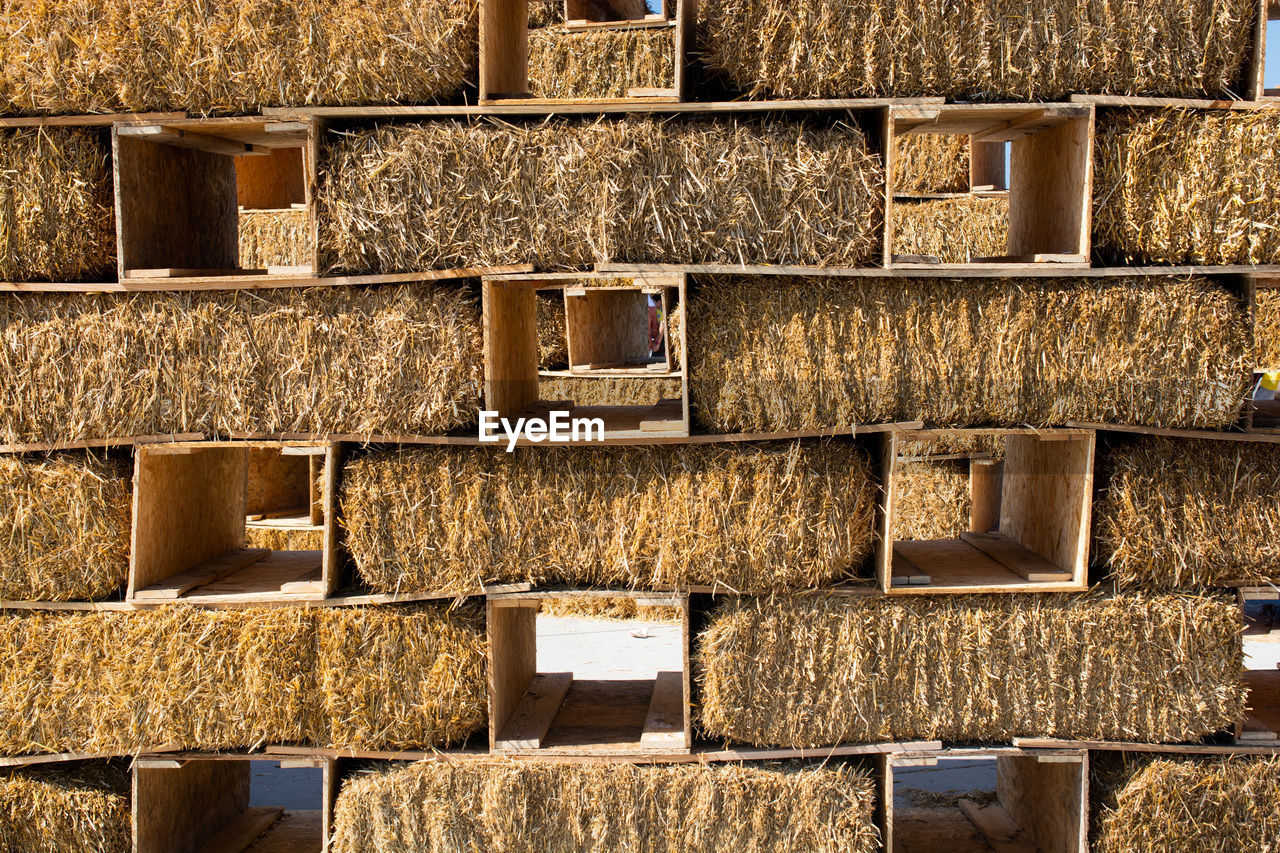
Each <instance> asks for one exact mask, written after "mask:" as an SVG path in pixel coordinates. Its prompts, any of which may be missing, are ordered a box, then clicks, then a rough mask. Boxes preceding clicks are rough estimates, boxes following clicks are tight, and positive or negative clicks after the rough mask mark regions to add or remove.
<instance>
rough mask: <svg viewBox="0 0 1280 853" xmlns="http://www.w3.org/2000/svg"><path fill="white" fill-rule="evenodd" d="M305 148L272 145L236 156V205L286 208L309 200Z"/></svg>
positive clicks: (261, 208) (248, 208) (249, 208)
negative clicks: (264, 151)
mask: <svg viewBox="0 0 1280 853" xmlns="http://www.w3.org/2000/svg"><path fill="white" fill-rule="evenodd" d="M305 159H306V158H305V156H304V149H303V147H302V146H299V147H297V148H273V149H271V152H270V153H269V154H268V155H266V156H258V155H253V156H245V155H241V156H239V157H236V158H235V170H236V204H237V205H238V206H239V207H242V208H244V209H245V210H285V209H288V208H290V207H292V206H293V205H295V204H303V205H305V204H306V203H307V173H306V166H305Z"/></svg>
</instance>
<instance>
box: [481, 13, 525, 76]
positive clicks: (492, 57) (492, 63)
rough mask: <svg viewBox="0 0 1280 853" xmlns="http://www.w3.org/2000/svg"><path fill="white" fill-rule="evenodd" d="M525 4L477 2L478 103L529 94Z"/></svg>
mask: <svg viewBox="0 0 1280 853" xmlns="http://www.w3.org/2000/svg"><path fill="white" fill-rule="evenodd" d="M528 28H529V11H528V2H527V0H480V99H481V101H485V100H487V99H490V98H497V97H500V96H502V95H508V96H509V95H523V94H528V92H529V29H528Z"/></svg>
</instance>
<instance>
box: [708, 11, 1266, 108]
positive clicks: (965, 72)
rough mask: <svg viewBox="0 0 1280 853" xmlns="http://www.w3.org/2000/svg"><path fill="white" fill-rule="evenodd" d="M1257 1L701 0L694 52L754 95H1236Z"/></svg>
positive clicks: (1013, 98)
mask: <svg viewBox="0 0 1280 853" xmlns="http://www.w3.org/2000/svg"><path fill="white" fill-rule="evenodd" d="M1256 8H1257V3H1256V2H1254V0H1190V2H1168V0H1163V1H1162V2H1144V3H1138V2H1126V3H1113V2H1109V0H1044V2H1040V3H1037V4H1036V6H1035V7H1034V10H1031V9H1029V8H1028V6H1027V4H1026V3H1025V2H1021V0H1017V2H1013V0H978V2H970V3H965V4H962V5H961V4H955V3H937V2H932V0H890V1H889V2H884V0H842V2H839V3H817V2H810V3H804V4H797V3H795V2H790V0H703V2H701V3H699V7H698V47H697V49H698V51H699V53H700V54H701V57H702V60H703V62H704V63H705V65H706V66H707V67H708V69H709V70H710V71H711V72H712V73H714V74H717V75H719V76H720V77H722V78H723V79H725V80H726V81H727V82H728V83H729V85H730V86H731V87H733V88H735V89H737V90H738V91H741V92H745V93H746V94H747V95H748V96H750V97H755V98H856V97H917V96H923V95H941V96H945V97H947V98H948V99H952V100H983V101H1001V100H1004V101H1053V100H1062V99H1065V97H1066V96H1067V95H1069V94H1073V93H1096V94H1114V95H1148V96H1156V95H1163V96H1168V97H1224V96H1230V97H1236V96H1238V95H1240V94H1244V93H1243V92H1241V91H1240V86H1239V84H1240V82H1241V80H1242V78H1243V76H1244V69H1245V66H1246V63H1247V62H1248V61H1249V60H1250V59H1251V57H1252V47H1253V28H1254V23H1255V19H1256V13H1255V9H1256Z"/></svg>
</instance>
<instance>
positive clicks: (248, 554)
mask: <svg viewBox="0 0 1280 853" xmlns="http://www.w3.org/2000/svg"><path fill="white" fill-rule="evenodd" d="M270 553H271V552H270V551H268V550H266V549H265V548H237V549H233V550H230V551H224V552H223V553H221V554H219V555H218V556H216V557H214V558H213V559H212V560H206V561H205V562H203V563H201V564H200V565H198V566H195V567H194V568H191V569H187V570H186V571H185V572H179V573H178V574H176V575H173V576H171V577H168V578H166V579H165V580H163V581H161V582H160V583H156V584H152V585H151V586H148V587H145V588H143V589H140V590H138V591H137V592H136V593H134V596H133V600H134V601H156V602H159V601H176V600H177V599H178V598H181V597H182V595H183V594H184V593H186V592H189V591H190V590H192V589H195V588H196V587H199V586H204V585H206V584H212V583H215V582H217V581H220V580H222V579H223V578H225V577H227V576H228V575H231V574H234V573H236V572H239V571H241V570H243V569H245V567H247V566H250V565H251V564H253V563H260V562H261V561H262V559H263V558H264V557H266V556H267V555H268V554H270Z"/></svg>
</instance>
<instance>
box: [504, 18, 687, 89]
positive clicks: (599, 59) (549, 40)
mask: <svg viewBox="0 0 1280 853" xmlns="http://www.w3.org/2000/svg"><path fill="white" fill-rule="evenodd" d="M675 85H676V37H675V30H674V29H652V30H588V31H578V32H574V31H570V30H567V29H565V28H564V27H562V26H549V27H544V28H542V29H537V30H529V93H530V94H531V95H533V96H534V97H536V98H625V97H627V93H628V92H629V91H630V90H631V89H671V90H672V91H673V92H674V91H675Z"/></svg>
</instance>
